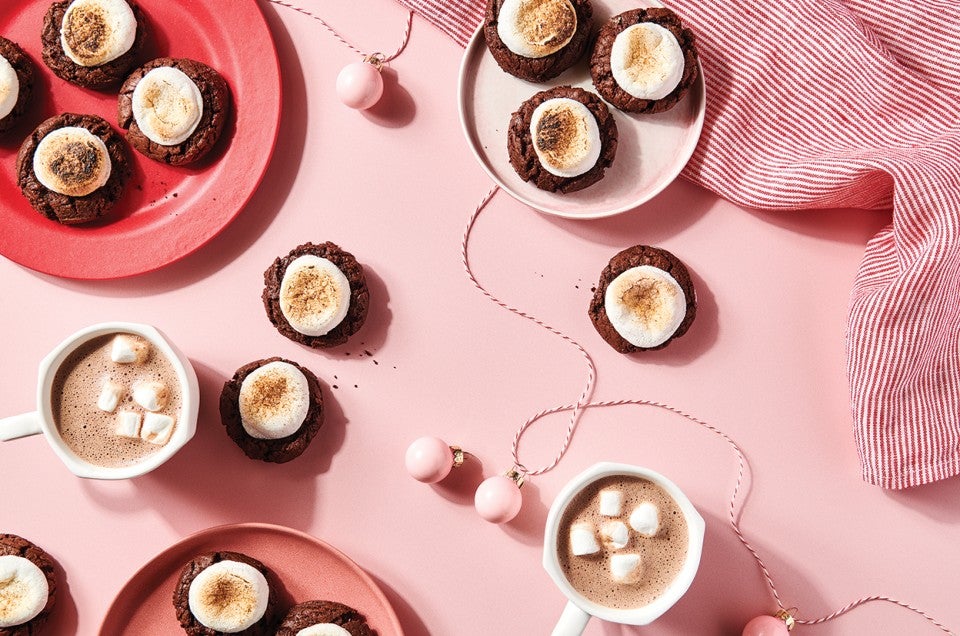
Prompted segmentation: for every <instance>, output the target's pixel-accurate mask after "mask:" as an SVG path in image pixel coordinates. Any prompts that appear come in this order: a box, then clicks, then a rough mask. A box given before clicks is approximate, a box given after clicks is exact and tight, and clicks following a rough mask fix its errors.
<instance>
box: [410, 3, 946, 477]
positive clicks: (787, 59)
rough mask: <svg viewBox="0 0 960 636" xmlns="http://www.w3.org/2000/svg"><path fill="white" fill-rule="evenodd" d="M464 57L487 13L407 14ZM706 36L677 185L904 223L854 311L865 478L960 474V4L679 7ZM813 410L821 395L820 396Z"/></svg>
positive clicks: (868, 257)
mask: <svg viewBox="0 0 960 636" xmlns="http://www.w3.org/2000/svg"><path fill="white" fill-rule="evenodd" d="M400 2H401V3H402V4H404V5H406V6H408V7H410V8H411V9H414V10H415V11H417V12H418V13H419V14H421V15H422V16H423V17H425V18H426V19H427V20H429V21H430V22H432V23H433V24H435V25H436V26H438V27H439V28H440V29H442V30H443V31H445V32H446V33H447V34H449V35H450V36H451V37H452V38H453V39H454V40H455V41H457V42H458V43H459V44H461V45H465V44H466V42H467V41H468V40H469V38H470V36H471V35H472V34H473V32H474V30H475V29H476V27H477V25H478V24H479V23H480V21H481V19H482V17H483V9H484V4H485V2H484V0H400ZM670 6H671V7H672V8H673V9H674V10H676V11H677V12H678V13H679V14H680V15H681V17H682V18H683V19H684V21H685V22H686V23H687V25H688V26H690V27H691V28H692V29H693V30H694V31H695V33H696V34H697V37H698V46H699V49H700V54H701V60H702V64H703V68H704V74H705V75H706V80H707V118H706V125H705V126H704V131H703V137H702V139H701V141H700V145H699V147H698V148H697V151H696V153H695V154H694V156H693V159H692V160H691V161H690V163H689V165H688V166H687V168H686V170H685V171H684V176H686V177H687V178H689V179H691V180H693V181H695V182H697V183H699V184H701V185H703V186H705V187H707V188H709V189H711V190H713V191H714V192H716V193H717V194H719V195H720V196H722V197H724V198H727V199H729V200H731V201H734V202H736V203H738V204H740V205H742V206H746V207H752V208H764V209H770V210H802V209H811V208H865V209H890V208H892V209H893V222H892V224H891V225H889V226H888V227H886V228H884V229H883V230H882V231H881V232H880V233H879V234H878V235H877V236H875V237H874V238H873V239H872V240H871V241H870V242H869V243H868V244H867V246H866V253H865V255H864V258H863V262H862V263H861V266H860V271H859V273H858V275H857V278H856V282H855V284H854V289H853V292H852V295H851V302H850V314H849V324H848V328H847V360H848V364H847V371H848V376H849V380H850V394H851V407H852V410H853V419H854V434H855V438H856V442H857V446H858V449H859V452H860V459H861V465H862V468H863V476H864V479H866V480H867V481H868V482H870V483H873V484H877V485H879V486H882V487H884V488H905V487H909V486H916V485H919V484H923V483H927V482H931V481H936V480H939V479H944V478H946V477H950V476H953V475H956V474H957V473H958V472H960V236H958V233H960V99H958V96H960V2H957V1H956V0H925V2H915V3H890V2H889V0H792V1H790V2H781V1H780V0H741V1H740V2H723V1H715V0H711V1H704V0H672V2H671V3H670ZM810 398H811V399H816V396H810Z"/></svg>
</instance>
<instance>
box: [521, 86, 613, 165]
mask: <svg viewBox="0 0 960 636" xmlns="http://www.w3.org/2000/svg"><path fill="white" fill-rule="evenodd" d="M530 137H531V138H532V139H533V149H534V150H535V151H536V153H537V158H538V159H539V160H540V164H541V165H542V166H543V167H544V169H545V170H546V171H547V172H549V173H550V174H553V175H556V176H558V177H576V176H579V175H581V174H583V173H585V172H587V171H589V170H590V169H591V168H593V166H595V165H596V163H597V159H599V158H600V127H599V126H598V125H597V118H596V117H594V116H593V113H591V112H590V109H589V108H587V107H586V106H584V105H583V104H582V103H580V102H578V101H577V100H575V99H569V98H567V97H555V98H553V99H548V100H547V101H545V102H543V103H542V104H540V105H539V106H537V107H536V109H535V110H534V111H533V115H532V116H531V117H530Z"/></svg>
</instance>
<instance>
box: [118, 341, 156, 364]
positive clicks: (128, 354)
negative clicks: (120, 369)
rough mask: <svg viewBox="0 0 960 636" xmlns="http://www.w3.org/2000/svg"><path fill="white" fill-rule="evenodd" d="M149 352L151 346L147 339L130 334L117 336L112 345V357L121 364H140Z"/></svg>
mask: <svg viewBox="0 0 960 636" xmlns="http://www.w3.org/2000/svg"><path fill="white" fill-rule="evenodd" d="M149 353H150V346H149V345H148V344H147V343H146V341H144V340H141V339H140V338H138V337H136V336H133V335H128V334H120V335H119V336H115V337H114V339H113V345H112V346H111V347H110V359H111V360H113V361H114V362H119V363H120V364H133V363H136V364H140V363H142V362H143V361H144V360H146V359H147V355H148V354H149Z"/></svg>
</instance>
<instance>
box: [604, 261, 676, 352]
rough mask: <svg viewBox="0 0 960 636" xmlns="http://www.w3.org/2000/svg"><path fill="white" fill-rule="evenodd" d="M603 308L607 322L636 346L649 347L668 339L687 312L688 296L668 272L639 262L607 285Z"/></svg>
mask: <svg viewBox="0 0 960 636" xmlns="http://www.w3.org/2000/svg"><path fill="white" fill-rule="evenodd" d="M603 300H604V303H603V306H604V309H606V312H607V318H608V319H609V320H610V324H611V325H613V328H614V329H616V331H617V333H619V334H620V335H621V336H623V339H624V340H626V341H627V342H629V343H630V344H632V345H633V346H635V347H641V348H645V349H646V348H650V347H656V346H659V345H662V344H663V343H664V342H666V341H667V340H669V339H670V336H672V335H673V333H674V332H675V331H676V330H677V327H679V326H680V323H682V322H683V318H684V316H685V315H686V313H687V297H686V295H684V293H683V288H682V287H680V284H679V283H678V282H677V281H676V280H675V279H674V278H673V276H671V275H670V274H668V273H667V272H665V271H663V270H662V269H659V268H657V267H653V266H652V265H641V266H640V267H632V268H630V269H628V270H627V271H625V272H623V273H622V274H620V275H619V276H617V277H616V278H615V279H613V281H611V282H610V284H609V285H608V286H607V292H606V294H605V295H604V299H603Z"/></svg>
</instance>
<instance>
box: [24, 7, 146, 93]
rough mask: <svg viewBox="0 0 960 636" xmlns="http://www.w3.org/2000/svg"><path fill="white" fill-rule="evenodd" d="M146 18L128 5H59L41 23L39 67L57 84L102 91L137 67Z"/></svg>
mask: <svg viewBox="0 0 960 636" xmlns="http://www.w3.org/2000/svg"><path fill="white" fill-rule="evenodd" d="M146 38H147V26H146V19H145V18H144V15H143V11H141V10H140V7H139V6H137V4H136V3H135V2H133V0H62V1H60V2H54V3H53V4H52V5H50V9H49V10H48V11H47V14H46V15H45V16H44V18H43V32H42V34H41V40H42V41H43V62H44V64H46V65H47V66H48V67H49V68H50V70H51V71H53V72H54V74H55V75H57V77H59V78H60V79H63V80H66V81H68V82H71V83H73V84H77V85H78V86H83V87H85V88H94V89H104V88H109V87H111V86H115V85H117V84H119V83H120V82H121V81H123V78H125V77H126V76H127V74H128V73H130V69H132V68H133V67H134V66H136V65H137V61H138V58H139V57H140V53H141V52H142V51H143V47H144V44H145V42H146Z"/></svg>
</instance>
